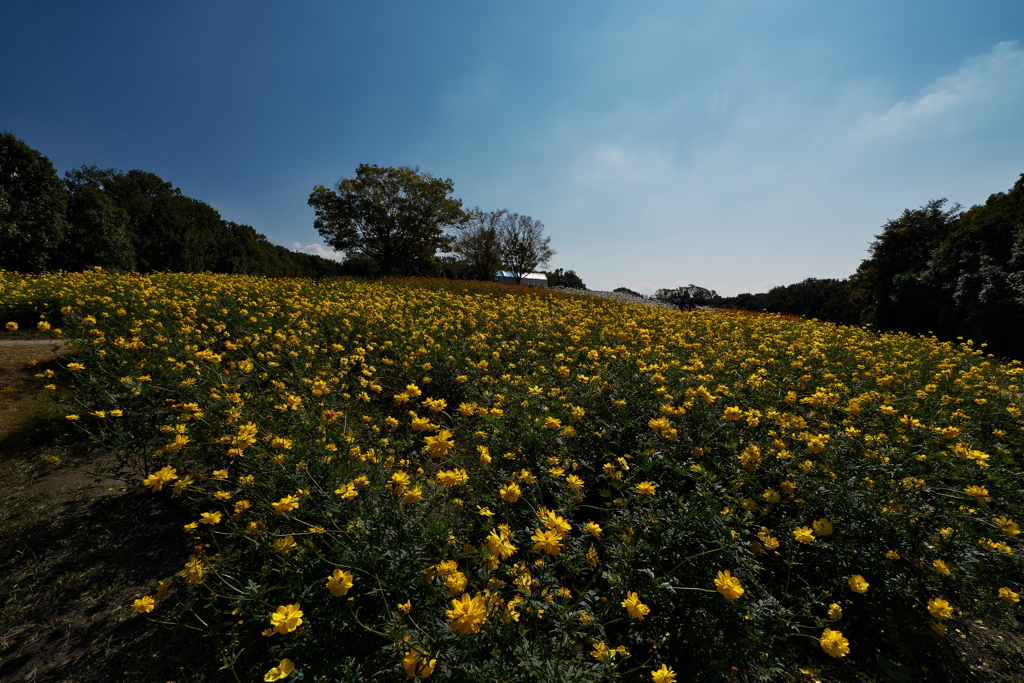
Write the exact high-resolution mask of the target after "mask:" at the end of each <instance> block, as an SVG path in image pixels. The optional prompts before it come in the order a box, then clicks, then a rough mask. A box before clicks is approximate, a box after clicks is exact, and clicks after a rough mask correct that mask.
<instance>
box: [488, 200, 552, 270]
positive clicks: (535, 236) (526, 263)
mask: <svg viewBox="0 0 1024 683" xmlns="http://www.w3.org/2000/svg"><path fill="white" fill-rule="evenodd" d="M500 213H501V216H500V218H499V228H498V240H499V243H500V245H501V260H502V262H503V265H504V266H505V267H506V268H507V269H508V270H510V271H512V274H513V275H514V276H515V278H516V283H517V284H518V283H519V282H520V281H521V280H522V278H523V276H524V275H528V274H530V273H533V272H535V271H536V270H537V269H538V268H540V267H542V266H544V265H546V264H547V262H548V261H550V260H551V257H553V256H554V255H555V253H556V252H555V251H554V250H553V249H552V248H551V246H550V245H551V238H550V237H545V236H544V224H543V223H541V222H540V221H538V220H535V219H533V218H531V217H530V216H526V215H522V214H518V213H515V212H508V211H502V212H500Z"/></svg>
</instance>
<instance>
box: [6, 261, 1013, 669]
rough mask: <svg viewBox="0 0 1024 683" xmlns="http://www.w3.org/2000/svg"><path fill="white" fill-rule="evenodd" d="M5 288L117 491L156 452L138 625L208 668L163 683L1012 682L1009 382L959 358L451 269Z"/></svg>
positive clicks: (97, 279) (845, 332)
mask: <svg viewBox="0 0 1024 683" xmlns="http://www.w3.org/2000/svg"><path fill="white" fill-rule="evenodd" d="M0 302H2V304H0V306H2V307H0V316H4V315H9V314H6V313H4V311H11V312H16V313H17V314H18V315H19V316H24V315H25V311H26V310H28V309H34V312H35V314H36V315H37V316H38V315H45V316H46V321H44V322H46V324H52V325H53V326H58V325H60V326H62V327H64V328H65V329H66V330H68V333H69V335H70V336H71V337H72V338H73V339H74V340H75V342H74V347H73V348H75V349H77V353H78V355H77V356H76V357H75V360H76V362H77V363H80V365H76V366H72V365H70V364H68V365H67V366H66V368H65V370H64V371H62V372H61V373H58V376H57V377H55V378H52V379H50V378H47V379H45V381H47V382H50V381H53V382H55V383H58V384H60V385H62V386H67V385H71V384H73V385H74V387H75V389H74V396H75V397H76V399H77V400H78V401H80V403H81V408H80V409H78V410H76V413H77V416H76V417H77V419H73V420H70V422H71V423H73V424H75V425H76V426H77V427H79V428H80V429H82V430H83V432H85V433H88V434H89V435H91V436H92V437H93V438H95V439H96V441H97V443H99V444H103V445H104V447H105V448H107V449H111V450H112V451H113V452H115V453H118V454H120V456H121V458H122V462H123V464H124V466H126V467H130V468H132V469H133V470H134V471H135V472H137V473H138V474H136V481H137V480H138V478H140V477H141V476H146V475H154V473H159V472H160V471H161V470H164V468H170V469H173V470H174V471H173V473H168V474H167V476H168V477H169V478H168V479H167V480H166V482H165V485H163V486H162V487H157V486H156V483H157V480H156V479H152V478H151V479H149V481H148V483H147V486H149V487H151V488H161V490H154V491H153V494H152V495H154V496H158V497H161V498H162V497H171V496H180V497H181V498H183V499H185V500H187V501H189V504H190V505H191V509H192V510H193V511H194V512H193V519H194V520H196V521H195V522H194V524H191V525H190V526H189V528H188V529H187V531H188V533H189V534H190V542H189V544H188V547H189V548H190V549H191V551H192V552H193V558H192V560H191V561H190V566H191V567H192V569H189V568H185V569H183V570H182V572H181V573H180V574H178V575H176V576H175V577H172V578H173V579H174V580H173V582H172V587H171V590H170V594H169V596H168V597H167V598H160V599H159V600H158V601H157V603H156V608H155V610H154V611H153V612H152V613H151V614H150V616H151V617H152V618H154V619H158V620H162V619H164V618H166V614H167V612H166V610H167V605H166V604H165V603H163V602H161V601H162V600H164V599H166V600H169V601H172V602H175V603H179V604H182V605H185V606H186V607H190V608H192V609H194V610H195V613H196V617H197V618H189V619H185V620H183V626H184V625H188V626H194V627H197V628H201V630H202V631H203V633H204V634H205V636H206V637H208V638H209V639H210V640H212V641H213V642H215V643H216V650H217V651H219V652H223V653H224V656H223V661H217V662H197V663H196V667H195V671H194V672H183V674H182V677H181V679H180V680H188V679H189V677H191V678H194V679H199V678H200V677H201V676H203V675H206V676H208V677H214V676H215V675H220V676H222V675H224V673H225V672H223V671H219V672H218V671H217V669H218V667H221V666H223V667H224V668H225V669H229V670H231V671H233V672H234V673H235V675H237V676H238V677H239V678H240V679H241V680H254V679H255V680H259V678H260V677H262V676H264V675H265V673H266V672H267V670H268V668H270V667H272V666H278V664H279V662H281V661H283V659H284V658H288V659H289V660H291V661H292V662H294V663H295V665H296V667H297V668H296V672H295V674H293V675H294V676H295V677H296V678H298V676H300V675H301V676H304V677H307V678H308V679H313V678H316V679H319V677H320V676H324V677H326V678H327V680H352V681H356V680H378V681H396V682H397V681H400V680H408V677H407V675H406V666H407V667H408V668H410V669H412V670H413V673H414V674H415V673H416V672H417V671H419V673H420V674H423V673H425V672H424V670H423V669H422V667H423V666H425V665H426V666H429V665H430V662H431V661H434V660H436V669H435V670H433V671H432V672H430V680H432V681H452V682H458V683H462V682H473V681H487V682H491V681H495V680H502V681H510V682H511V681H550V680H577V681H598V680H632V681H636V680H641V679H642V680H650V672H651V671H653V670H655V669H657V668H658V667H659V666H660V665H661V664H665V665H668V666H671V667H673V668H674V669H675V670H676V671H677V672H678V673H679V680H688V681H689V680H694V681H718V680H728V679H730V678H733V679H735V678H740V679H743V680H750V681H773V680H779V681H789V680H794V679H798V678H799V676H800V674H799V671H800V669H801V668H807V669H810V668H813V669H820V670H822V674H821V677H822V678H823V679H829V680H847V679H849V680H853V679H854V678H855V677H856V676H858V675H859V673H858V672H865V673H864V677H866V678H867V679H875V680H884V679H883V677H884V676H887V675H889V676H896V677H900V676H904V675H905V673H906V671H905V670H906V669H912V670H913V673H914V675H915V676H916V675H918V673H919V672H920V675H921V677H922V679H926V680H934V681H958V680H972V679H978V678H979V677H985V678H986V679H987V680H994V681H1005V682H1006V683H1010V682H1012V681H1014V680H1016V679H1015V676H1017V675H1018V672H1019V670H1020V664H1021V663H1022V662H1024V649H1022V648H1021V646H1020V639H1019V636H1020V634H1021V632H1022V629H1021V621H1020V618H1019V616H1018V614H1019V610H1020V609H1021V606H1020V605H1019V604H1017V603H1014V604H1010V603H1011V602H1012V599H1011V600H1010V601H1009V602H1007V601H1006V600H1005V599H1000V593H999V589H1000V588H1006V589H1008V590H1011V589H1012V591H1014V592H1017V593H1020V592H1024V564H1022V563H1024V559H1022V557H1024V556H1022V554H1021V549H1020V538H1021V536H1020V534H1019V529H1018V528H1017V527H1018V524H1017V523H1018V522H1019V521H1020V519H1021V516H1022V514H1024V512H1022V511H1024V481H1022V478H1021V471H1020V467H1019V462H1018V454H1019V453H1020V451H1021V448H1022V447H1024V422H1022V415H1024V406H1022V405H1021V400H1020V385H1019V382H1020V375H1021V374H1022V372H1021V369H1020V367H1019V363H1012V364H999V363H997V362H995V360H994V359H993V358H991V357H989V356H985V355H984V354H982V353H981V352H979V351H976V350H974V349H973V348H971V347H970V346H968V345H963V346H955V345H951V344H944V343H939V342H937V341H935V340H931V339H920V338H912V337H909V336H907V335H878V334H875V333H872V332H870V331H867V330H863V329H858V328H849V327H841V326H836V325H831V324H823V323H816V322H811V321H803V320H785V319H782V318H780V317H778V316H764V315H757V316H754V315H744V314H740V313H736V312H713V311H712V312H707V311H693V312H683V313H680V312H679V311H675V310H670V309H666V308H661V307H650V306H629V305H621V304H618V303H616V302H613V301H608V300H604V299H597V298H590V297H574V296H565V295H563V294H559V293H552V292H549V291H546V290H530V291H528V292H521V293H520V292H516V293H510V292H509V291H508V288H505V287H500V286H497V285H490V284H486V283H461V282H454V281H415V280H412V281H410V280H402V281H388V280H381V281H373V282H361V281H358V280H350V279H348V280H344V281H338V282H330V283H316V282H312V281H308V280H279V281H267V280H262V279H258V278H243V277H226V276H211V275H205V274H203V275H190V276H185V275H164V274H154V275H150V276H138V275H131V276H128V275H111V274H105V273H91V272H90V273H79V274H71V275H63V276H60V277H58V276H46V277H40V278H18V277H15V276H12V275H10V274H7V275H3V274H0ZM7 319H8V320H10V319H11V318H10V317H8V318H7ZM19 322H22V324H23V325H24V326H25V327H28V326H29V324H30V323H29V321H28V320H24V319H19ZM114 411H119V412H118V413H117V414H115V413H114ZM431 440H433V443H432V441H431ZM439 440H440V441H448V442H449V443H450V446H437V443H438V441H439ZM164 471H165V472H166V470H164ZM460 472H461V475H459V476H456V475H458V473H460ZM513 483H514V484H516V485H517V486H518V487H519V488H520V489H521V492H520V495H519V497H518V498H515V497H514V496H512V497H510V496H507V495H506V494H502V493H501V491H502V488H503V487H508V486H509V485H510V484H513ZM510 498H514V500H513V499H510ZM543 509H546V510H547V511H548V512H547V513H546V512H544V510H543ZM214 513H217V514H219V517H220V519H219V520H218V521H213V519H212V518H213V516H214ZM204 514H205V517H204ZM1011 518H1013V519H1014V520H1016V521H1012V520H1011ZM204 519H206V520H209V521H203V520H204ZM826 519H827V522H828V524H827V526H826V525H824V524H823V520H826ZM593 524H597V525H599V526H600V530H599V531H598V530H597V529H596V528H595V527H593V526H590V525H593ZM562 525H564V526H562ZM803 528H806V530H802V529H803ZM812 528H813V532H812V531H811V529H812ZM554 529H562V532H561V534H560V535H558V534H556V535H558V536H559V538H558V543H559V546H558V552H557V553H553V552H548V551H547V550H545V548H544V546H543V544H542V543H541V542H540V541H538V540H537V539H536V538H535V536H537V535H538V534H541V533H544V532H545V531H553V530H554ZM492 533H493V534H500V533H507V534H508V536H507V539H508V541H509V542H510V543H511V544H512V545H514V546H515V549H514V551H512V553H511V555H509V556H507V557H502V556H500V553H499V550H497V549H496V548H497V546H494V545H492V544H491V543H489V542H488V539H489V538H490V535H491V534H492ZM808 534H809V535H808ZM801 539H803V540H801ZM591 551H593V552H592V553H591ZM197 567H201V568H202V576H196V574H197V569H196V568H197ZM335 570H337V571H338V572H339V574H343V573H344V572H348V573H349V574H351V578H352V585H351V587H347V588H344V589H343V590H340V589H338V588H339V587H338V586H337V585H336V586H335V588H336V589H337V591H332V590H330V588H329V587H328V585H327V584H328V577H329V576H332V575H333V573H334V572H335ZM725 570H728V571H730V572H731V574H732V576H733V577H735V578H736V579H737V580H738V581H739V583H740V585H741V587H742V589H743V592H742V594H737V593H736V592H730V591H729V590H723V588H722V587H721V586H720V585H717V584H716V578H717V579H718V580H719V581H723V578H722V577H721V576H720V575H719V572H724V571H725ZM946 570H948V571H946ZM457 574H458V575H457ZM856 576H862V577H863V578H864V580H865V581H866V582H867V583H868V584H869V585H868V586H867V590H866V592H863V591H861V592H856V591H854V590H853V589H852V588H851V583H850V580H851V577H856ZM160 578H166V577H154V584H155V582H156V580H157V579H160ZM343 578H344V577H343ZM189 580H191V581H193V582H192V583H189ZM853 585H855V586H858V587H861V588H863V586H861V585H860V584H859V583H857V582H856V581H854V583H853ZM634 592H635V593H636V594H637V600H638V601H640V602H641V603H642V604H643V605H644V606H646V608H647V609H648V610H649V611H648V612H647V613H646V614H636V613H631V612H630V611H629V610H628V607H627V604H634V607H635V603H629V600H630V596H631V594H632V593H634ZM337 593H343V594H337ZM730 596H731V598H732V599H729V597H730ZM1007 596H1008V597H1009V595H1008V594H1007ZM473 598H477V599H479V602H478V603H477V604H478V605H480V606H481V609H482V611H481V612H480V613H479V615H478V616H479V619H477V620H476V623H475V626H478V627H479V628H478V629H477V630H476V631H474V630H473V629H468V630H467V631H466V632H460V631H459V629H458V628H457V627H456V626H455V624H454V617H452V616H450V615H449V614H448V612H453V611H454V610H455V605H454V604H453V600H456V599H461V600H462V601H469V600H471V599H473ZM937 599H943V600H946V601H948V602H949V604H950V605H952V606H953V611H952V612H951V613H949V614H946V615H944V616H942V615H943V613H942V612H941V611H938V609H937V607H936V604H935V603H933V601H934V600H937ZM624 603H627V604H624ZM832 603H835V604H836V605H838V606H839V608H841V612H842V614H841V615H840V614H838V613H836V612H834V610H832V609H830V605H831V604H832ZM296 604H298V605H299V606H300V607H299V608H300V609H301V610H302V612H303V617H302V618H303V623H302V624H301V625H296V626H297V628H294V629H289V628H282V629H279V631H278V632H276V633H275V632H272V631H271V627H272V624H273V622H272V615H273V614H275V612H278V613H280V612H281V610H282V609H283V608H284V606H290V605H296ZM930 605H931V606H930ZM830 612H831V613H830ZM936 614H939V615H940V616H935V615H936ZM640 616H642V617H643V618H642V619H641V618H640ZM139 618H144V617H142V616H140V617H139ZM200 618H201V620H202V621H199V620H198V619H200ZM198 624H202V626H201V627H200V626H197V625H198ZM943 624H948V630H949V632H948V633H947V634H946V635H940V634H939V633H937V632H936V631H935V630H933V628H935V625H938V626H942V625H943ZM982 627H983V628H982ZM826 628H827V629H834V630H836V631H841V632H842V635H843V637H844V638H846V639H848V641H849V650H850V651H849V654H848V655H846V656H845V657H843V658H842V659H839V658H834V657H831V656H829V654H828V653H827V652H826V651H825V650H824V649H823V647H822V645H821V642H820V639H821V637H822V636H823V634H824V632H825V631H824V629H826ZM939 630H942V629H941V628H940V629H939ZM266 631H271V633H269V634H266V633H265V632H266ZM986 634H999V635H1002V636H1005V637H1004V638H1003V640H998V639H996V638H995V637H994V636H993V635H986ZM602 648H604V649H602ZM1000 648H1001V649H1000ZM879 657H881V659H882V660H885V662H886V663H885V664H883V663H881V660H879ZM978 660H984V661H985V662H986V667H987V668H986V669H984V670H982V669H981V668H979V665H978V663H977V662H978ZM894 662H899V664H895V663H894ZM403 663H405V665H406V666H403ZM733 667H736V669H735V671H734V669H733ZM923 667H926V668H927V671H925V670H924V668H923ZM421 678H422V675H421Z"/></svg>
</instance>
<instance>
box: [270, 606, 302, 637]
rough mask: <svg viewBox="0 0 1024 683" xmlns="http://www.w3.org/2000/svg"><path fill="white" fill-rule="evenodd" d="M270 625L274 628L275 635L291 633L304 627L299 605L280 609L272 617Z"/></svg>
mask: <svg viewBox="0 0 1024 683" xmlns="http://www.w3.org/2000/svg"><path fill="white" fill-rule="evenodd" d="M270 624H271V625H272V626H273V627H274V633H291V632H292V631H294V630H295V629H297V628H298V627H299V626H301V625H302V610H301V609H299V603H295V604H294V605H281V606H280V607H278V608H277V609H276V610H275V611H274V613H273V614H272V615H271V617H270Z"/></svg>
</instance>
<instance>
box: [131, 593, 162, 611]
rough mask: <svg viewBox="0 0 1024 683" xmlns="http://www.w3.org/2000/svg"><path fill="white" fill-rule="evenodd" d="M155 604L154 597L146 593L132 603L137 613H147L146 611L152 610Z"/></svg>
mask: <svg viewBox="0 0 1024 683" xmlns="http://www.w3.org/2000/svg"><path fill="white" fill-rule="evenodd" d="M155 605H156V603H155V601H154V600H153V597H152V596H150V595H146V596H143V597H141V598H139V599H138V600H136V601H135V602H133V603H132V611H133V612H135V613H136V614H145V613H146V612H152V611H153V607H154V606H155Z"/></svg>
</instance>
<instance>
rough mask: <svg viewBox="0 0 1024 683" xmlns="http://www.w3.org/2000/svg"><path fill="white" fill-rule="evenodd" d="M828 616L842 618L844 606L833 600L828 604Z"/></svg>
mask: <svg viewBox="0 0 1024 683" xmlns="http://www.w3.org/2000/svg"><path fill="white" fill-rule="evenodd" d="M828 618H829V619H842V618H843V608H842V607H840V606H839V605H838V604H837V603H834V602H833V603H832V604H831V605H829V606H828Z"/></svg>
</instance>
